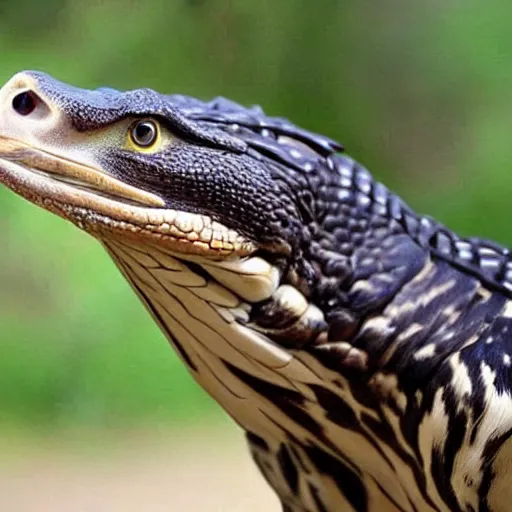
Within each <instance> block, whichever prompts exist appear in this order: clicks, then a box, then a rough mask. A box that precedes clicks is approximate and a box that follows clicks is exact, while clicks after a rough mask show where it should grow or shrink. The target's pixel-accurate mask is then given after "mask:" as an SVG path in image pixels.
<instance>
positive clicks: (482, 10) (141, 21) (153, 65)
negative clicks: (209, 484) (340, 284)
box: [0, 0, 512, 427]
mask: <svg viewBox="0 0 512 512" xmlns="http://www.w3.org/2000/svg"><path fill="white" fill-rule="evenodd" d="M511 11H512V7H511V6H510V5H509V4H507V3H505V2H504V1H502V2H493V3H492V4H485V5H484V4H483V3H482V2H477V1H476V0H469V1H467V2H465V3H461V2H456V1H455V0H446V1H445V2H442V3H439V2H430V1H426V0H425V1H423V2H412V3H411V2H405V1H404V0H401V1H400V0H399V1H397V2H394V3H393V8H390V7H389V5H386V4H384V3H381V2H377V3H368V2H360V1H357V0H346V1H343V2H336V1H335V0H325V1H324V2H320V3H318V2H306V1H305V0H300V1H295V0H280V1H279V2H275V1H274V2H269V1H268V0H264V1H261V2H256V1H253V2H248V1H245V0H233V1H231V2H213V1H211V0H194V1H193V0H188V1H185V0H181V1H174V2H168V1H166V0H144V1H135V0H132V1H129V2H121V1H120V0H117V1H109V2H103V1H101V2H100V1H99V0H96V1H92V2H81V1H78V0H76V1H73V0H53V1H48V2H40V3H35V2H32V1H30V0H17V1H13V0H11V1H5V2H2V3H1V4H0V28H1V30H0V48H1V49H2V51H1V52H0V81H5V80H7V79H8V78H9V77H10V76H11V75H12V74H13V73H14V72H16V71H19V70H20V69H24V68H32V69H43V70H45V71H47V72H49V73H51V74H53V75H55V76H57V77H59V78H60V79H62V80H65V81H68V82H71V83H73V84H76V85H81V86H83V87H96V86H100V85H108V86H111V87H117V88H122V89H126V88H134V87H140V86H144V87H152V88H155V89H158V90H162V91H167V92H182V93H186V94H191V95H197V96H200V97H204V98H208V97H212V96H216V95H224V96H227V97H231V98H233V99H235V100H238V101H241V102H244V103H248V104H250V103H260V104H262V105H264V106H265V109H266V110H267V111H268V112H269V113H271V114H275V115H284V116H287V117H289V118H291V119H292V120H294V121H295V122H297V123H299V124H302V125H303V126H306V127H308V128H310V129H313V130H317V131H320V132H323V133H325V134H327V135H330V136H332V137H334V138H337V139H339V140H341V141H342V142H343V143H344V144H345V145H346V147H347V148H348V150H349V152H350V153H352V154H354V155H355V156H356V157H357V158H358V159H359V160H361V161H362V162H364V163H365V164H366V165H367V166H368V167H369V168H370V169H371V170H372V171H373V172H374V174H375V175H376V176H377V177H378V178H379V179H381V180H383V181H385V182H386V183H387V184H389V185H391V186H392V187H393V188H395V189H396V190H397V191H399V192H400V193H401V194H402V195H404V196H405V197H406V198H408V199H409V202H410V203H412V204H413V206H415V207H417V208H418V209H420V210H422V211H428V212H429V213H431V214H432V215H435V216H437V217H439V218H440V219H441V220H443V221H444V222H445V223H447V224H448V225H449V226H450V227H452V228H454V229H457V230H458V231H460V232H461V233H463V234H469V233H471V234H474V235H480V236H485V237H490V238H494V239H497V240H499V241H501V242H503V243H506V244H508V245H512V244H511V242H512V234H511V233H510V228H509V219H510V214H509V213H508V207H509V195H510V191H511V190H512V172H511V171H510V167H511V166H510V160H511V157H512V145H511V144H510V142H509V140H508V138H509V137H510V135H509V127H510V105H511V104H512V100H511V98H512V96H511V92H510V91H511V90H512V87H511V86H512V71H511V70H512V68H511V67H510V65H509V63H510V62H511V61H512V44H511V41H512V40H511V38H510V27H509V23H508V20H509V19H510V16H509V15H510V14H511ZM0 211H1V216H0V230H1V231H0V232H1V234H2V251H1V253H0V283H1V285H0V328H1V331H0V347H1V354H2V357H1V358H0V389H1V390H2V392H1V393H0V411H2V412H1V416H0V423H3V424H19V423H28V424H31V425H35V426H41V427H44V426H55V425H62V426H69V425H96V426H104V425H116V424H121V423H122V424H124V425H135V424H136V423H137V422H138V421H140V420H145V421H160V420H162V419H163V420H165V421H173V420H176V421H180V422H181V421H185V420H189V419H190V418H192V417H196V418H197V417H199V418H200V419H201V418H203V417H204V415H211V416H215V415H218V414H220V413H219V411H218V409H217V408H216V407H215V406H214V405H213V403H212V402H211V400H210V399H209V398H207V397H206V396H205V395H204V393H203V392H202V391H200V390H199V388H198V387H197V385H196V384H195V383H193V382H192V380H191V378H190V377H189V376H188V374H186V372H185V370H184V368H183V367H182V365H181V363H180V362H179V360H178V359H177V357H176V356H174V355H173V353H172V351H171V350H169V348H168V347H167V343H166V342H165V341H164V339H163V337H162V336H161V334H160V333H159V332H158V330H157V328H156V327H155V326H154V325H153V323H152V321H151V320H150V319H149V316H148V315H147V314H146V313H145V311H144V310H143V308H142V306H141V305H140V304H139V303H138V300H137V299H136V297H135V296H134V294H133V293H131V291H130V290H129V287H128V285H127V284H126V283H125V281H124V279H123V278H122V277H121V276H120V275H119V273H118V272H117V270H116V269H115V268H114V266H113V264H112V263H111V262H110V261H109V259H108V257H107V255H106V254H105V253H104V252H103V250H102V249H101V247H100V246H99V244H97V243H96V242H95V241H93V240H92V239H89V238H88V237H87V236H86V235H84V234H82V233H80V232H78V230H76V229H75V228H73V227H71V226H68V225H67V224H66V223H65V222H63V221H61V220H59V219H57V218H55V217H53V216H51V215H50V214H47V213H45V212H43V211H41V210H38V209H37V208H35V207H33V206H31V205H29V204H28V203H26V202H24V201H22V200H21V199H19V198H17V197H15V196H14V195H13V194H11V193H9V192H8V191H6V190H0Z"/></svg>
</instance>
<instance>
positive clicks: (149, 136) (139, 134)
mask: <svg viewBox="0 0 512 512" xmlns="http://www.w3.org/2000/svg"><path fill="white" fill-rule="evenodd" d="M130 136H131V138H132V141H133V142H134V144H136V145H137V146H140V147H142V148H147V147H149V146H152V145H153V144H154V143H155V141H156V139H157V137H158V127H157V125H156V124H155V123H154V122H153V121H138V122H137V123H135V124H134V125H133V126H132V127H131V129H130Z"/></svg>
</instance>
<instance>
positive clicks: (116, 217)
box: [0, 72, 331, 258]
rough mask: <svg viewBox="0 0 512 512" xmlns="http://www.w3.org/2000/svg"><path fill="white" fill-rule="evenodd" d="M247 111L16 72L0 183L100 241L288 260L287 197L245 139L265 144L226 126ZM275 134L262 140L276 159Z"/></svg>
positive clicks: (290, 220) (2, 125)
mask: <svg viewBox="0 0 512 512" xmlns="http://www.w3.org/2000/svg"><path fill="white" fill-rule="evenodd" d="M223 110H226V113H227V114H228V115H227V117H222V116H219V114H220V113H222V111H223ZM257 114H258V111H257V110H252V111H251V110H247V109H242V108H241V107H239V106H237V105H235V104H231V103H230V102H227V101H226V100H224V101H223V100H219V101H217V102H212V103H210V104H205V103H202V102H200V101H198V100H194V99H192V98H187V97H184V96H165V95H162V94H158V93H156V92H155V91H152V90H148V89H142V90H135V91H130V92H118V91H116V90H113V89H98V90H95V91H89V90H83V89H78V88H74V87H71V86H68V85H66V84H63V83H61V82H58V81H56V80H54V79H53V78H51V77H49V76H48V75H45V74H43V73H39V72H24V73H19V74H17V75H15V76H14V77H13V78H12V79H11V80H10V81H9V82H8V83H7V84H6V85H5V86H4V87H3V89H2V90H1V92H0V159H1V160H0V161H1V165H0V181H2V182H4V183H5V184H6V185H7V186H9V187H10V188H12V189H13V190H14V191H15V192H17V193H19V194H20V195H22V196H24V197H26V198H27V199H29V200H30V201H32V202H35V203H37V204H38V205H40V206H42V207H44V208H46V209H48V210H51V211H53V212H55V213H57V214H59V215H61V216H62V217H64V218H66V219H68V220H70V221H72V222H74V223H75V224H77V225H78V226H79V227H80V228H82V229H84V230H86V231H88V232H89V233H91V234H92V235H94V236H96V237H98V238H100V239H118V238H120V237H121V238H133V239H135V240H137V241H138V242H143V241H147V242H158V244H160V245H165V246H166V247H168V248H169V249H172V250H174V251H176V252H178V253H186V254H190V253H192V254H200V255H202V256H205V257H208V258H230V257H234V256H235V257H237V256H238V257H243V256H247V255H249V254H252V253H254V252H256V251H258V250H268V251H270V252H273V253H277V254H283V255H290V254H291V252H292V251H293V249H294V247H298V246H299V245H300V237H301V232H302V224H301V222H300V216H301V214H300V212H299V211H298V207H297V204H296V199H297V193H296V191H293V192H292V191H291V190H290V187H289V184H288V183H287V179H290V177H289V176H288V177H284V178H286V179H284V178H283V171H282V169H280V166H279V164H278V163H277V162H276V163H274V164H273V163H272V161H271V160H269V159H265V158H264V157H263V155H262V154H263V153H264V151H262V148H261V147H260V148H258V150H257V151H255V150H254V149H251V145H252V147H253V148H254V147H256V146H255V145H254V144H251V142H252V141H251V140H244V139H247V138H248V137H249V135H250V136H251V137H252V138H259V139H261V140H262V141H265V138H264V137H263V136H261V134H259V133H258V134H257V137H255V134H253V133H252V132H251V130H247V133H242V130H241V129H240V127H239V125H237V123H236V121H237V117H240V118H242V119H243V120H245V121H247V122H250V121H254V120H256V121H255V122H256V124H258V123H259V122H260V119H261V116H258V115H257ZM230 119H231V120H230ZM269 123H270V124H272V120H269ZM275 123H277V124H276V128H279V127H281V128H282V129H283V130H284V131H285V132H286V125H284V124H281V123H280V122H278V121H275ZM271 127H272V126H269V128H271ZM259 128H260V129H261V128H265V127H264V126H263V125H262V126H260V127H259ZM292 128H293V127H292ZM260 131H261V130H260ZM267 131H269V130H267ZM285 135H286V134H285V133H284V134H283V136H282V141H281V142H282V144H281V145H279V144H278V142H277V141H275V140H273V141H270V140H269V142H272V143H273V144H274V145H275V147H276V149H277V150H279V151H281V152H285V151H286V149H287V148H286V140H285ZM273 136H274V139H275V137H276V135H275V134H273ZM249 138H250V137H249ZM316 144H317V145H319V146H322V145H323V146H324V148H327V149H329V150H330V149H331V146H330V142H329V141H327V140H324V139H321V140H318V141H316ZM268 145H269V146H271V145H272V144H268ZM262 147H263V146H262ZM293 147H294V146H293V145H291V146H290V147H289V148H288V151H289V152H291V151H292V149H293ZM304 147H305V148H306V149H308V150H309V153H310V155H309V156H310V157H312V158H314V157H315V156H317V155H316V153H315V151H314V149H310V148H308V147H307V146H306V145H304ZM263 149H264V147H263ZM306 156H307V155H306ZM289 158H291V159H293V157H292V156H290V157H289ZM263 160H265V161H263Z"/></svg>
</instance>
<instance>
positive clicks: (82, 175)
mask: <svg viewBox="0 0 512 512" xmlns="http://www.w3.org/2000/svg"><path fill="white" fill-rule="evenodd" d="M2 161H3V162H4V163H5V162H12V163H14V164H17V165H18V166H19V167H22V168H24V169H25V170H26V171H28V172H31V173H33V174H34V175H39V176H42V177H45V178H47V179H51V180H53V181H55V182H61V183H65V184H67V185H70V186H72V187H74V188H77V189H81V190H84V191H87V192H92V193H94V194H96V195H99V196H102V197H106V198H111V199H117V200H123V201H125V202H129V203H131V204H133V205H134V206H149V207H156V208H158V207H160V208H161V207H163V206H165V201H164V200H163V199H162V198H161V197H159V196H157V195H155V194H152V193H150V192H146V191H144V190H140V189H138V188H136V187H132V186H131V185H127V184H126V183H123V182H122V181H120V180H118V179H116V178H113V177H112V176H109V175H108V174H106V173H105V172H102V171H101V170H99V169H95V168H93V167H90V166H87V165H85V164H81V163H78V162H74V161H73V160H69V159H67V158H64V157H62V156H59V155H55V154H52V153H50V152H47V151H44V150H41V149H38V148H35V147H33V146H30V145H28V144H26V143H24V142H21V141H19V140H16V139H11V138H7V137H2V136H0V162H2ZM1 179H2V177H1V174H0V181H1Z"/></svg>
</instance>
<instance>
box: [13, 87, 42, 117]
mask: <svg viewBox="0 0 512 512" xmlns="http://www.w3.org/2000/svg"><path fill="white" fill-rule="evenodd" d="M38 103H39V98H38V97H37V95H36V94H34V93H33V92H32V91H25V92H22V93H20V94H17V95H16V96H15V97H14V98H13V100H12V108H13V109H14V110H15V111H16V112H17V113H18V114H20V115H21V116H28V115H29V114H31V113H32V112H34V110H35V109H36V107H37V105H38Z"/></svg>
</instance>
